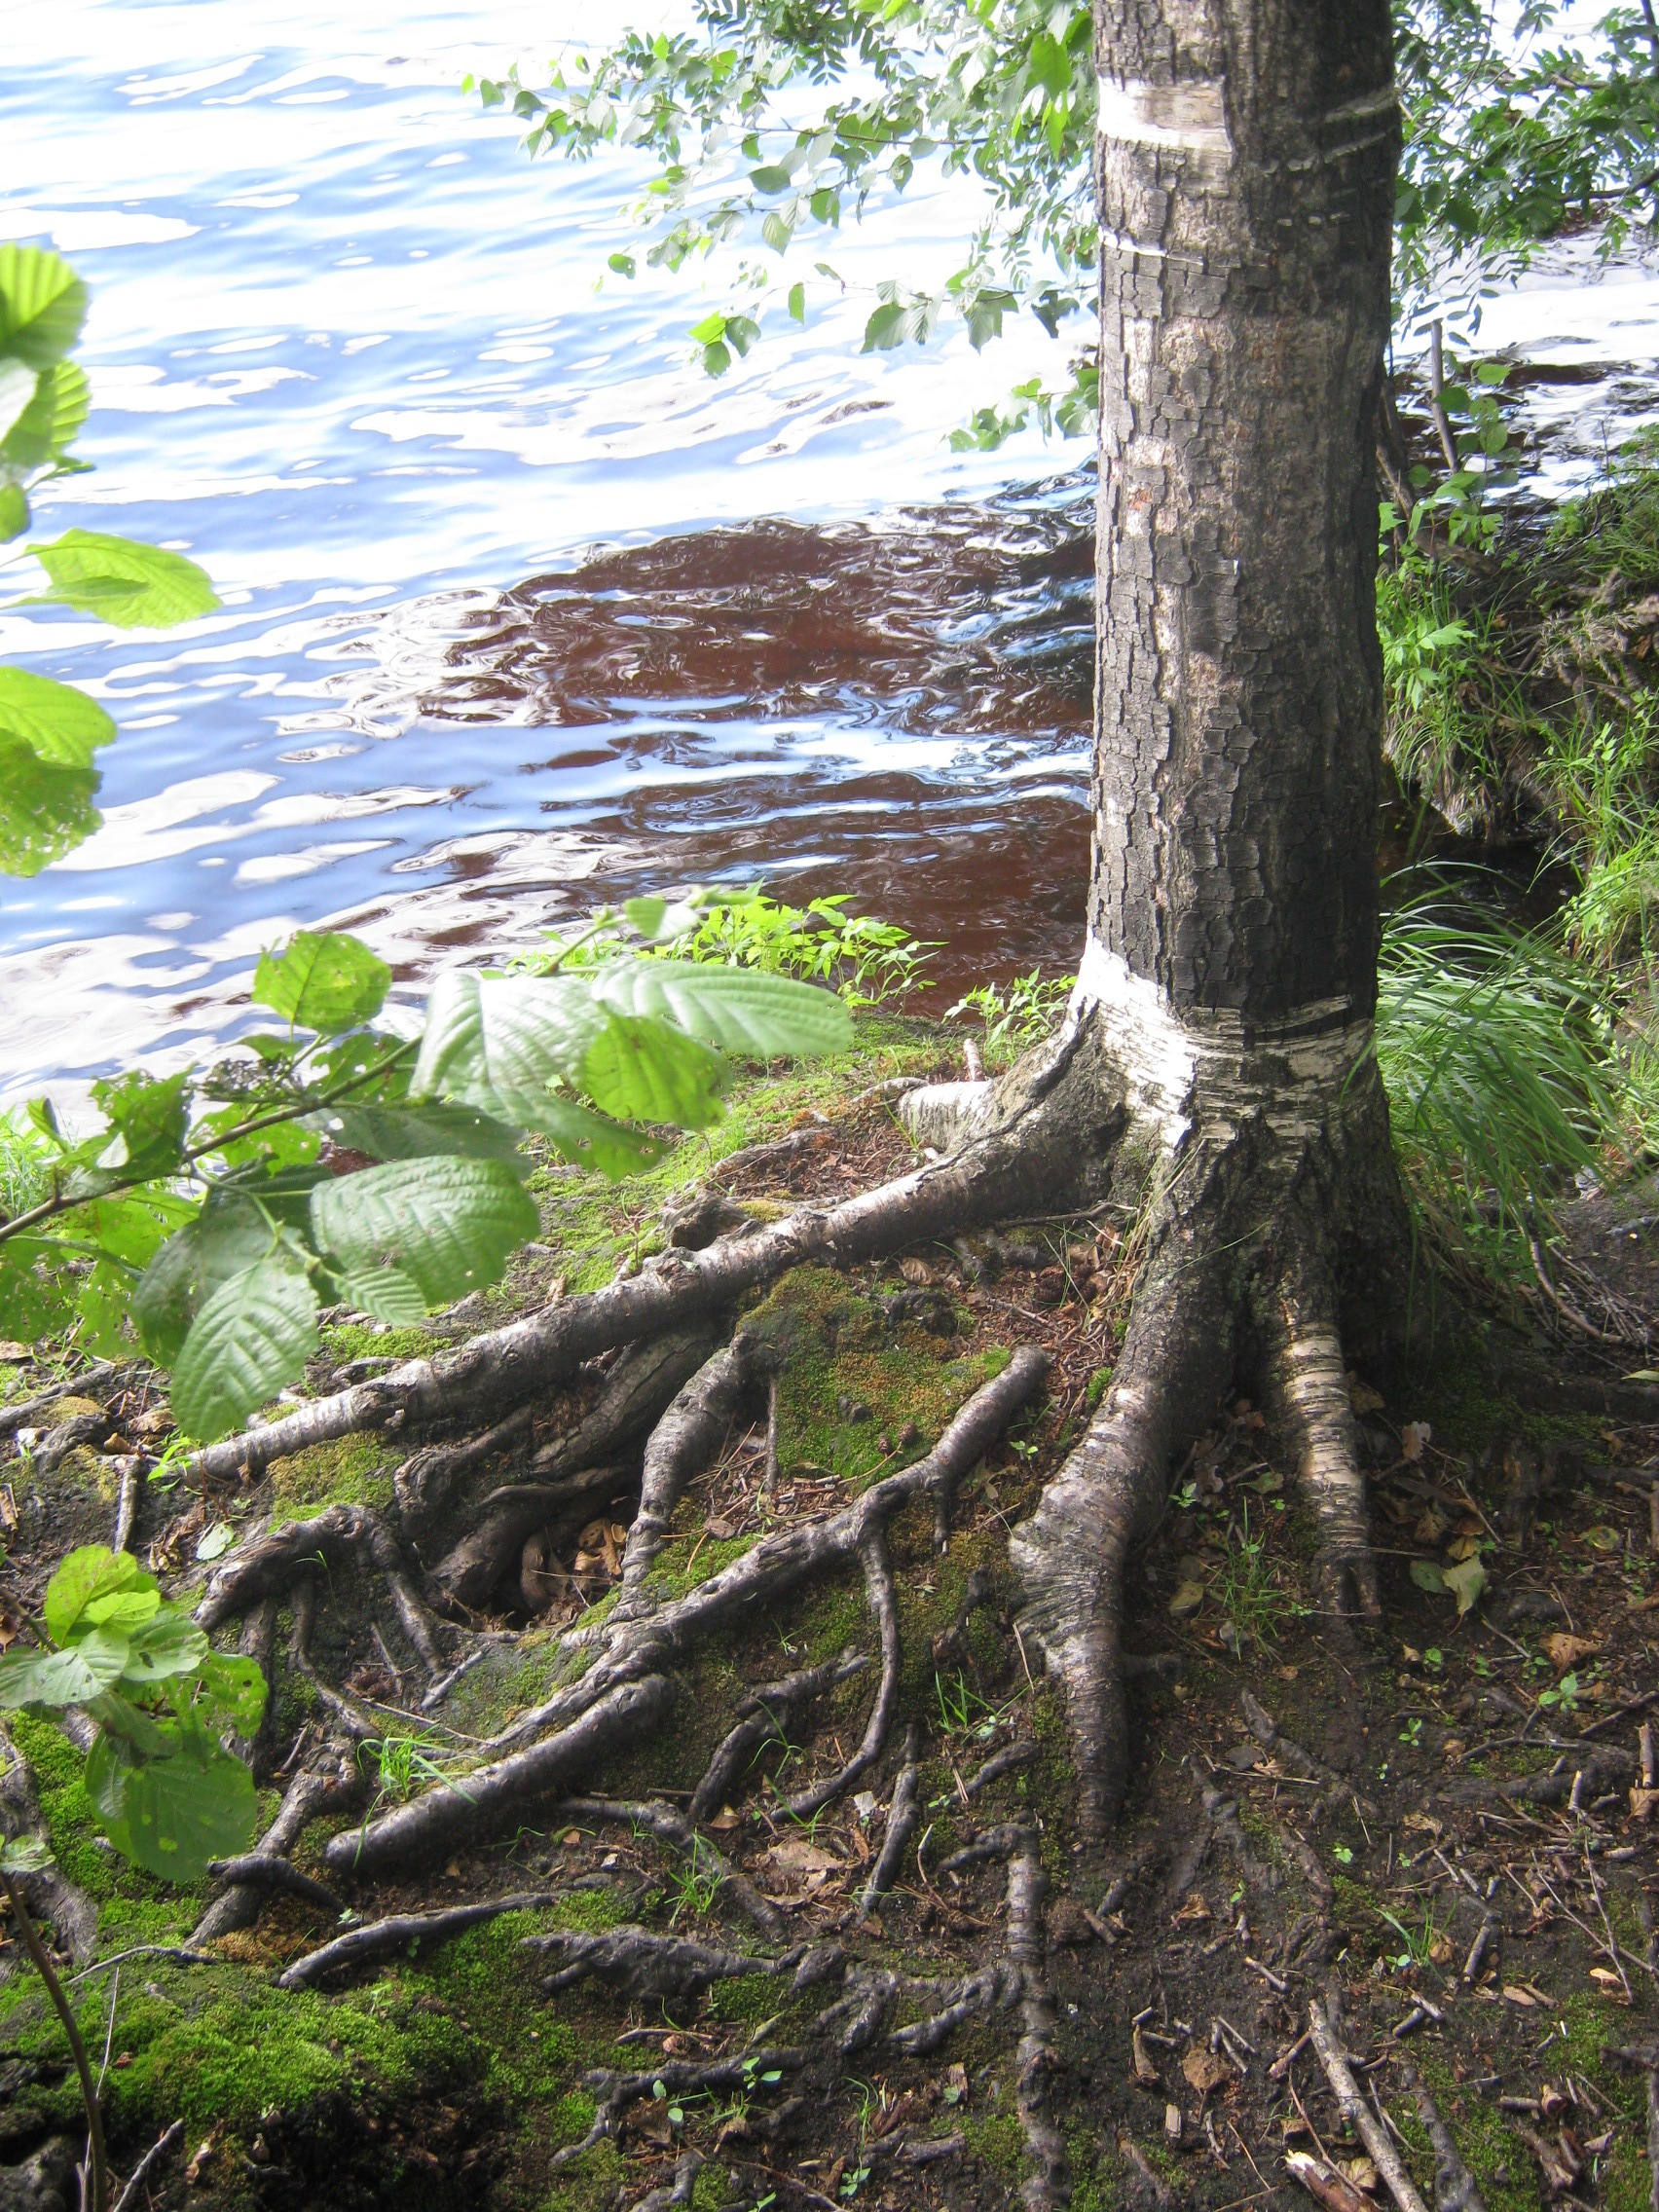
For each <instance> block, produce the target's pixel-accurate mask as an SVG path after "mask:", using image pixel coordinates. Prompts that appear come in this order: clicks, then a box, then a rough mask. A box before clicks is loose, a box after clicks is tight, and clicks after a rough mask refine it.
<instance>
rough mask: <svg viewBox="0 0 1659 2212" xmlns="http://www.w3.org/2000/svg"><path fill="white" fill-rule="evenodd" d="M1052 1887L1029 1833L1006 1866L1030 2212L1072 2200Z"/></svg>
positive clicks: (1052, 2211)
mask: <svg viewBox="0 0 1659 2212" xmlns="http://www.w3.org/2000/svg"><path fill="white" fill-rule="evenodd" d="M1048 1886H1049V1885H1048V1878H1047V1876H1046V1875H1045V1874H1044V1872H1043V1862H1042V1861H1041V1860H1040V1859H1039V1858H1038V1856H1037V1838H1036V1837H1035V1836H1034V1835H1032V1834H1030V1833H1029V1832H1028V1833H1027V1834H1026V1835H1025V1837H1024V1838H1023V1840H1022V1842H1021V1843H1020V1846H1019V1848H1018V1849H1017V1850H1016V1851H1015V1852H1014V1856H1013V1857H1012V1858H1011V1859H1010V1861H1009V1864H1008V1955H1009V1960H1010V1962H1011V1964H1012V1965H1013V1966H1014V1969H1015V1971H1016V1972H1017V1973H1018V1975H1019V2010H1020V2023H1021V2028H1022V2033H1021V2035H1020V2038H1019V2051H1018V2058H1017V2064H1018V2069H1019V2071H1018V2077H1017V2081H1016V2084H1015V2092H1014V2095H1015V2102H1016V2105H1017V2108H1018V2112H1019V2124H1020V2126H1021V2128H1022V2129H1023V2130H1024V2133H1025V2149H1026V2153H1027V2155H1028V2157H1030V2159H1031V2161H1032V2164H1033V2165H1034V2166H1035V2168H1036V2171H1035V2172H1034V2173H1033V2174H1032V2175H1031V2176H1030V2178H1029V2179H1028V2180H1027V2181H1026V2182H1025V2184H1024V2186H1023V2187H1022V2189H1021V2190H1020V2195H1021V2196H1022V2198H1023V2199H1024V2201H1025V2205H1026V2212H1058V2208H1059V2207H1061V2206H1064V2205H1067V2204H1069V2203H1070V2202H1071V2179H1070V2173H1069V2170H1068V2167H1067V2164H1066V2142H1065V2137H1064V2136H1063V2135H1062V2134H1061V2133H1060V2130H1059V2128H1058V2126H1057V2125H1056V2124H1055V2121H1054V2118H1053V2114H1052V2112H1051V2107H1050V2097H1049V2088H1050V2082H1051V2077H1052V2075H1053V2073H1054V2071H1055V2069H1056V2068H1057V2067H1058V2065H1059V2063H1060V2060H1059V2054H1058V2052H1057V2050H1056V2048H1055V2020H1054V2001H1053V1999H1052V1998H1051V1996H1050V1994H1049V1984H1048V1981H1047V1978H1046V1977H1045V1974H1044V1965H1045V1958H1046V1952H1047V1944H1046V1940H1045V1937H1044V1933H1043V1899H1044V1896H1045V1894H1046V1892H1047V1890H1048Z"/></svg>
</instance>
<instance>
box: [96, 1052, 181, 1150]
mask: <svg viewBox="0 0 1659 2212" xmlns="http://www.w3.org/2000/svg"><path fill="white" fill-rule="evenodd" d="M191 1080H192V1079H191V1076H190V1073H189V1071H188V1070H186V1071H185V1072H184V1073H182V1074H179V1075H168V1076H161V1077H155V1076H149V1075H146V1074H145V1073H144V1072H143V1070H142V1069H141V1068H130V1069H129V1071H128V1072H127V1074H126V1075H124V1076H122V1077H120V1078H119V1079H118V1080H117V1081H116V1082H114V1083H94V1084H93V1086H92V1097H93V1099H94V1100H95V1102H96V1103H97V1105H98V1106H99V1107H100V1108H101V1109H102V1110H103V1112H104V1113H105V1114H106V1115H107V1116H108V1118H109V1122H110V1126H111V1131H112V1133H111V1137H110V1141H109V1143H108V1144H107V1145H106V1146H105V1147H104V1149H103V1151H102V1152H100V1153H99V1155H98V1165H99V1166H100V1167H107V1168H111V1169H115V1168H119V1169H122V1170H123V1171H125V1172H126V1173H129V1174H133V1175H168V1174H170V1173H171V1172H172V1170H173V1169H174V1168H175V1167H177V1166H178V1165H179V1163H180V1161H182V1159H183V1157H184V1130H185V1119H186V1113H187V1101H188V1096H189V1091H190V1086H191Z"/></svg>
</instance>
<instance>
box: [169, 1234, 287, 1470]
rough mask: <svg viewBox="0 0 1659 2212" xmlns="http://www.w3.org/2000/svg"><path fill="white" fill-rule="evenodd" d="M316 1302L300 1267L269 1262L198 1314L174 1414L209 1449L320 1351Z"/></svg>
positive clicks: (179, 1369) (176, 1366)
mask: <svg viewBox="0 0 1659 2212" xmlns="http://www.w3.org/2000/svg"><path fill="white" fill-rule="evenodd" d="M316 1315H317V1298H316V1293H315V1291H314V1290H313V1288H312V1286H311V1283H310V1280H309V1279H308V1278H307V1276H305V1275H304V1274H303V1273H301V1272H299V1270H298V1269H297V1268H288V1267H283V1266H280V1265H278V1264H276V1261H269V1262H267V1263H266V1264H264V1265H263V1266H260V1267H257V1268H249V1269H247V1270H246V1271H245V1272H243V1273H241V1274H239V1275H233V1276H232V1277H231V1279H230V1281H229V1282H227V1283H222V1284H221V1285H220V1286H219V1288H218V1289H217V1290H216V1291H214V1293H213V1295H212V1297H211V1298H209V1299H208V1300H207V1302H206V1304H205V1305H204V1306H203V1309H202V1310H201V1311H200V1312H199V1313H198V1314H197V1316H196V1319H195V1320H194V1322H192V1324H191V1328H190V1334H189V1335H188V1336H187V1337H186V1338H185V1340H184V1345H183V1347H182V1349H181V1350H180V1352H179V1354H178V1357H177V1359H176V1360H175V1361H174V1363H173V1372H172V1409H173V1415H174V1418H175V1419H177V1421H178V1425H179V1427H180V1428H182V1429H183V1430H184V1432H185V1434H186V1435H187V1436H194V1437H198V1438H200V1439H201V1441H202V1442H203V1443H204V1444H210V1443H212V1442H213V1441H214V1439H215V1438H217V1437H220V1436H224V1435H227V1434H228V1433H229V1432H230V1431H231V1430H232V1429H234V1428H240V1426H241V1424H242V1422H243V1421H244V1420H245V1419H247V1417H248V1415H249V1414H250V1413H252V1412H253V1411H254V1409H255V1408H256V1407H258V1406H262V1405H264V1404H265V1402H266V1400H267V1399H268V1398H270V1397H271V1396H272V1395H273V1393H274V1392H276V1391H277V1390H279V1389H280V1388H281V1387H282V1385H283V1383H291V1382H293V1380H294V1378H295V1377H296V1376H297V1375H299V1374H300V1373H301V1372H302V1370H303V1369H304V1367H305V1364H306V1361H307V1360H308V1359H309V1358H310V1357H311V1355H312V1353H313V1351H315V1349H316V1342H317V1338H316Z"/></svg>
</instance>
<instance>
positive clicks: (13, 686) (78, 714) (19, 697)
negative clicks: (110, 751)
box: [0, 668, 115, 768]
mask: <svg viewBox="0 0 1659 2212" xmlns="http://www.w3.org/2000/svg"><path fill="white" fill-rule="evenodd" d="M114 735H115V724H114V722H113V721H111V719H110V718H109V717H108V715H106V714H105V713H104V711H103V709H102V708H101V707H100V706H99V705H98V703H97V701H96V700H95V699H89V698H88V696H87V694H86V693H85V692H84V691H78V690H76V688H75V687H74V685H73V684H70V683H55V682H53V681H52V679H51V677H49V676H34V675H31V674H30V673H29V671H28V670H26V669H21V668H0V737H9V738H13V739H15V740H16V741H17V743H18V744H19V745H26V746H27V747H28V749H29V751H30V752H31V753H32V754H34V755H35V756H36V757H37V758H38V759H41V760H47V761H51V762H52V763H53V764H54V765H55V766H56V767H59V768H90V767H91V766H92V755H93V754H94V753H95V752H96V751H97V749H98V747H99V746H100V745H107V744H108V743H109V742H110V740H111V738H113V737H114Z"/></svg>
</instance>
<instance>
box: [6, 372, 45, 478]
mask: <svg viewBox="0 0 1659 2212" xmlns="http://www.w3.org/2000/svg"><path fill="white" fill-rule="evenodd" d="M39 384H40V371H39V370H38V369H31V368H30V367H29V366H28V364H27V363H26V362H24V361H12V360H8V359H6V357H5V356H4V355H3V354H0V454H3V453H5V451H6V444H7V443H8V442H9V441H10V439H11V435H12V431H13V429H14V428H15V427H16V425H17V424H18V423H19V422H20V421H21V420H22V418H23V416H24V415H26V414H27V413H28V410H29V407H30V406H31V404H32V403H33V400H34V395H35V391H36V389H37V387H38V386H39Z"/></svg>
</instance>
